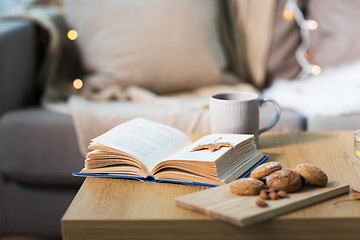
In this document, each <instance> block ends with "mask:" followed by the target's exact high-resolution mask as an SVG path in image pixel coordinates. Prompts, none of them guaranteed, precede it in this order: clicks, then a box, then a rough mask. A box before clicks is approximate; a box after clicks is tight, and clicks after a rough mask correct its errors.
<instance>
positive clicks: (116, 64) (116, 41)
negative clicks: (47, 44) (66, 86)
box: [63, 0, 226, 94]
mask: <svg viewBox="0 0 360 240" xmlns="http://www.w3.org/2000/svg"><path fill="white" fill-rule="evenodd" d="M63 1H64V6H65V13H66V17H67V19H68V22H69V24H70V25H71V26H72V27H73V28H74V29H75V30H76V31H77V32H78V34H79V37H78V39H77V40H76V41H77V43H78V45H79V47H80V51H81V53H82V58H83V62H84V65H85V69H86V70H87V72H88V73H89V74H90V75H89V77H88V78H87V79H88V81H87V82H86V83H85V84H86V85H88V87H89V86H91V87H93V88H98V89H100V90H101V89H104V88H107V87H109V86H111V85H112V84H118V85H120V86H129V85H137V86H140V87H143V88H146V89H149V90H151V91H153V92H155V93H159V94H162V93H169V92H175V91H180V90H192V89H195V88H197V87H201V86H207V85H210V84H215V83H221V82H223V80H222V70H223V69H224V68H225V66H226V62H225V61H226V60H225V57H224V53H223V50H222V46H221V43H220V40H219V35H218V32H217V23H216V19H217V5H216V2H215V1H214V0H211V1H209V0H195V1H194V0H177V1H172V0H102V1H100V0H63Z"/></svg>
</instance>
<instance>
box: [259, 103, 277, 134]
mask: <svg viewBox="0 0 360 240" xmlns="http://www.w3.org/2000/svg"><path fill="white" fill-rule="evenodd" d="M264 102H270V103H272V104H274V106H275V110H276V116H275V119H274V120H273V121H272V122H271V123H270V124H269V125H267V126H266V127H264V128H262V129H260V130H259V135H260V134H262V133H263V132H266V131H268V130H270V129H271V128H272V127H273V126H275V124H276V123H277V122H278V121H279V119H280V114H281V110H280V106H279V104H278V103H277V102H276V101H275V100H274V99H272V98H261V99H260V106H261V105H262V104H263V103H264Z"/></svg>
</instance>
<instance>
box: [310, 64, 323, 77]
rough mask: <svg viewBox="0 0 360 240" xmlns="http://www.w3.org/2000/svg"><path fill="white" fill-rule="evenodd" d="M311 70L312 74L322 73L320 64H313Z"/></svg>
mask: <svg viewBox="0 0 360 240" xmlns="http://www.w3.org/2000/svg"><path fill="white" fill-rule="evenodd" d="M311 72H312V74H314V75H319V74H320V73H321V67H320V66H318V65H314V66H312V68H311Z"/></svg>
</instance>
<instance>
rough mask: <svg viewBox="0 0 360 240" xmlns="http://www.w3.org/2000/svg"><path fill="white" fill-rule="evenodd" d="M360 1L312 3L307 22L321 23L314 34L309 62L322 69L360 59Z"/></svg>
mask: <svg viewBox="0 0 360 240" xmlns="http://www.w3.org/2000/svg"><path fill="white" fill-rule="evenodd" d="M359 11H360V1H357V0H347V1H337V0H309V1H308V2H307V6H306V14H307V16H306V18H308V19H314V20H316V21H317V22H318V25H319V26H318V28H317V29H316V30H314V31H310V45H309V60H310V62H312V63H315V64H318V65H320V66H322V67H327V66H336V65H339V64H343V63H348V62H352V61H355V60H358V59H360V44H359V41H360V28H359V27H358V22H359V21H360V15H359Z"/></svg>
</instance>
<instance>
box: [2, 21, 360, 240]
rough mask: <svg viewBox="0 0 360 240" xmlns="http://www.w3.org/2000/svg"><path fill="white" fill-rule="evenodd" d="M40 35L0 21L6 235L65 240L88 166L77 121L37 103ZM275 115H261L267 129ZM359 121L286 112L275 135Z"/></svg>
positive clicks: (267, 111) (265, 110)
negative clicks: (66, 221)
mask: <svg viewBox="0 0 360 240" xmlns="http://www.w3.org/2000/svg"><path fill="white" fill-rule="evenodd" d="M37 31H38V28H37V27H36V26H35V25H34V24H33V23H31V22H28V21H24V20H11V21H10V20H9V21H0V236H1V235H7V234H16V235H37V236H47V237H60V236H61V230H60V219H61V217H62V215H63V214H64V213H65V211H66V208H67V207H68V206H69V204H70V202H71V200H72V198H73V197H74V196H75V194H76V192H77V190H78V189H79V187H80V185H81V183H82V181H83V179H82V178H76V177H73V176H72V175H71V174H72V173H73V172H75V171H77V170H79V169H81V168H82V167H83V163H84V158H83V157H82V155H81V154H80V151H79V148H78V144H77V140H76V134H75V129H74V125H73V121H72V119H71V117H70V116H68V115H62V114H58V113H54V112H50V111H47V110H44V109H42V108H41V107H40V104H39V100H40V97H41V94H42V92H43V90H44V89H43V88H44V86H43V83H35V82H34V76H35V74H36V71H37V70H38V63H39V59H41V55H42V54H41V51H39V46H38V41H37ZM271 111H272V109H271V107H268V106H264V108H262V109H261V113H260V114H261V116H262V117H261V119H262V120H261V125H262V126H265V125H266V124H268V123H269V122H270V121H271V119H272V118H273V116H272V114H270V112H271ZM359 122H360V116H359V115H354V116H344V117H333V118H315V119H305V118H304V117H303V116H301V115H300V114H298V113H296V112H291V111H285V110H284V111H283V112H282V115H281V119H280V121H279V123H278V124H277V125H276V127H275V128H273V129H272V131H295V132H296V131H305V130H312V131H314V130H333V129H355V128H360V126H359V124H358V123H359ZM344 123H345V124H344Z"/></svg>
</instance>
